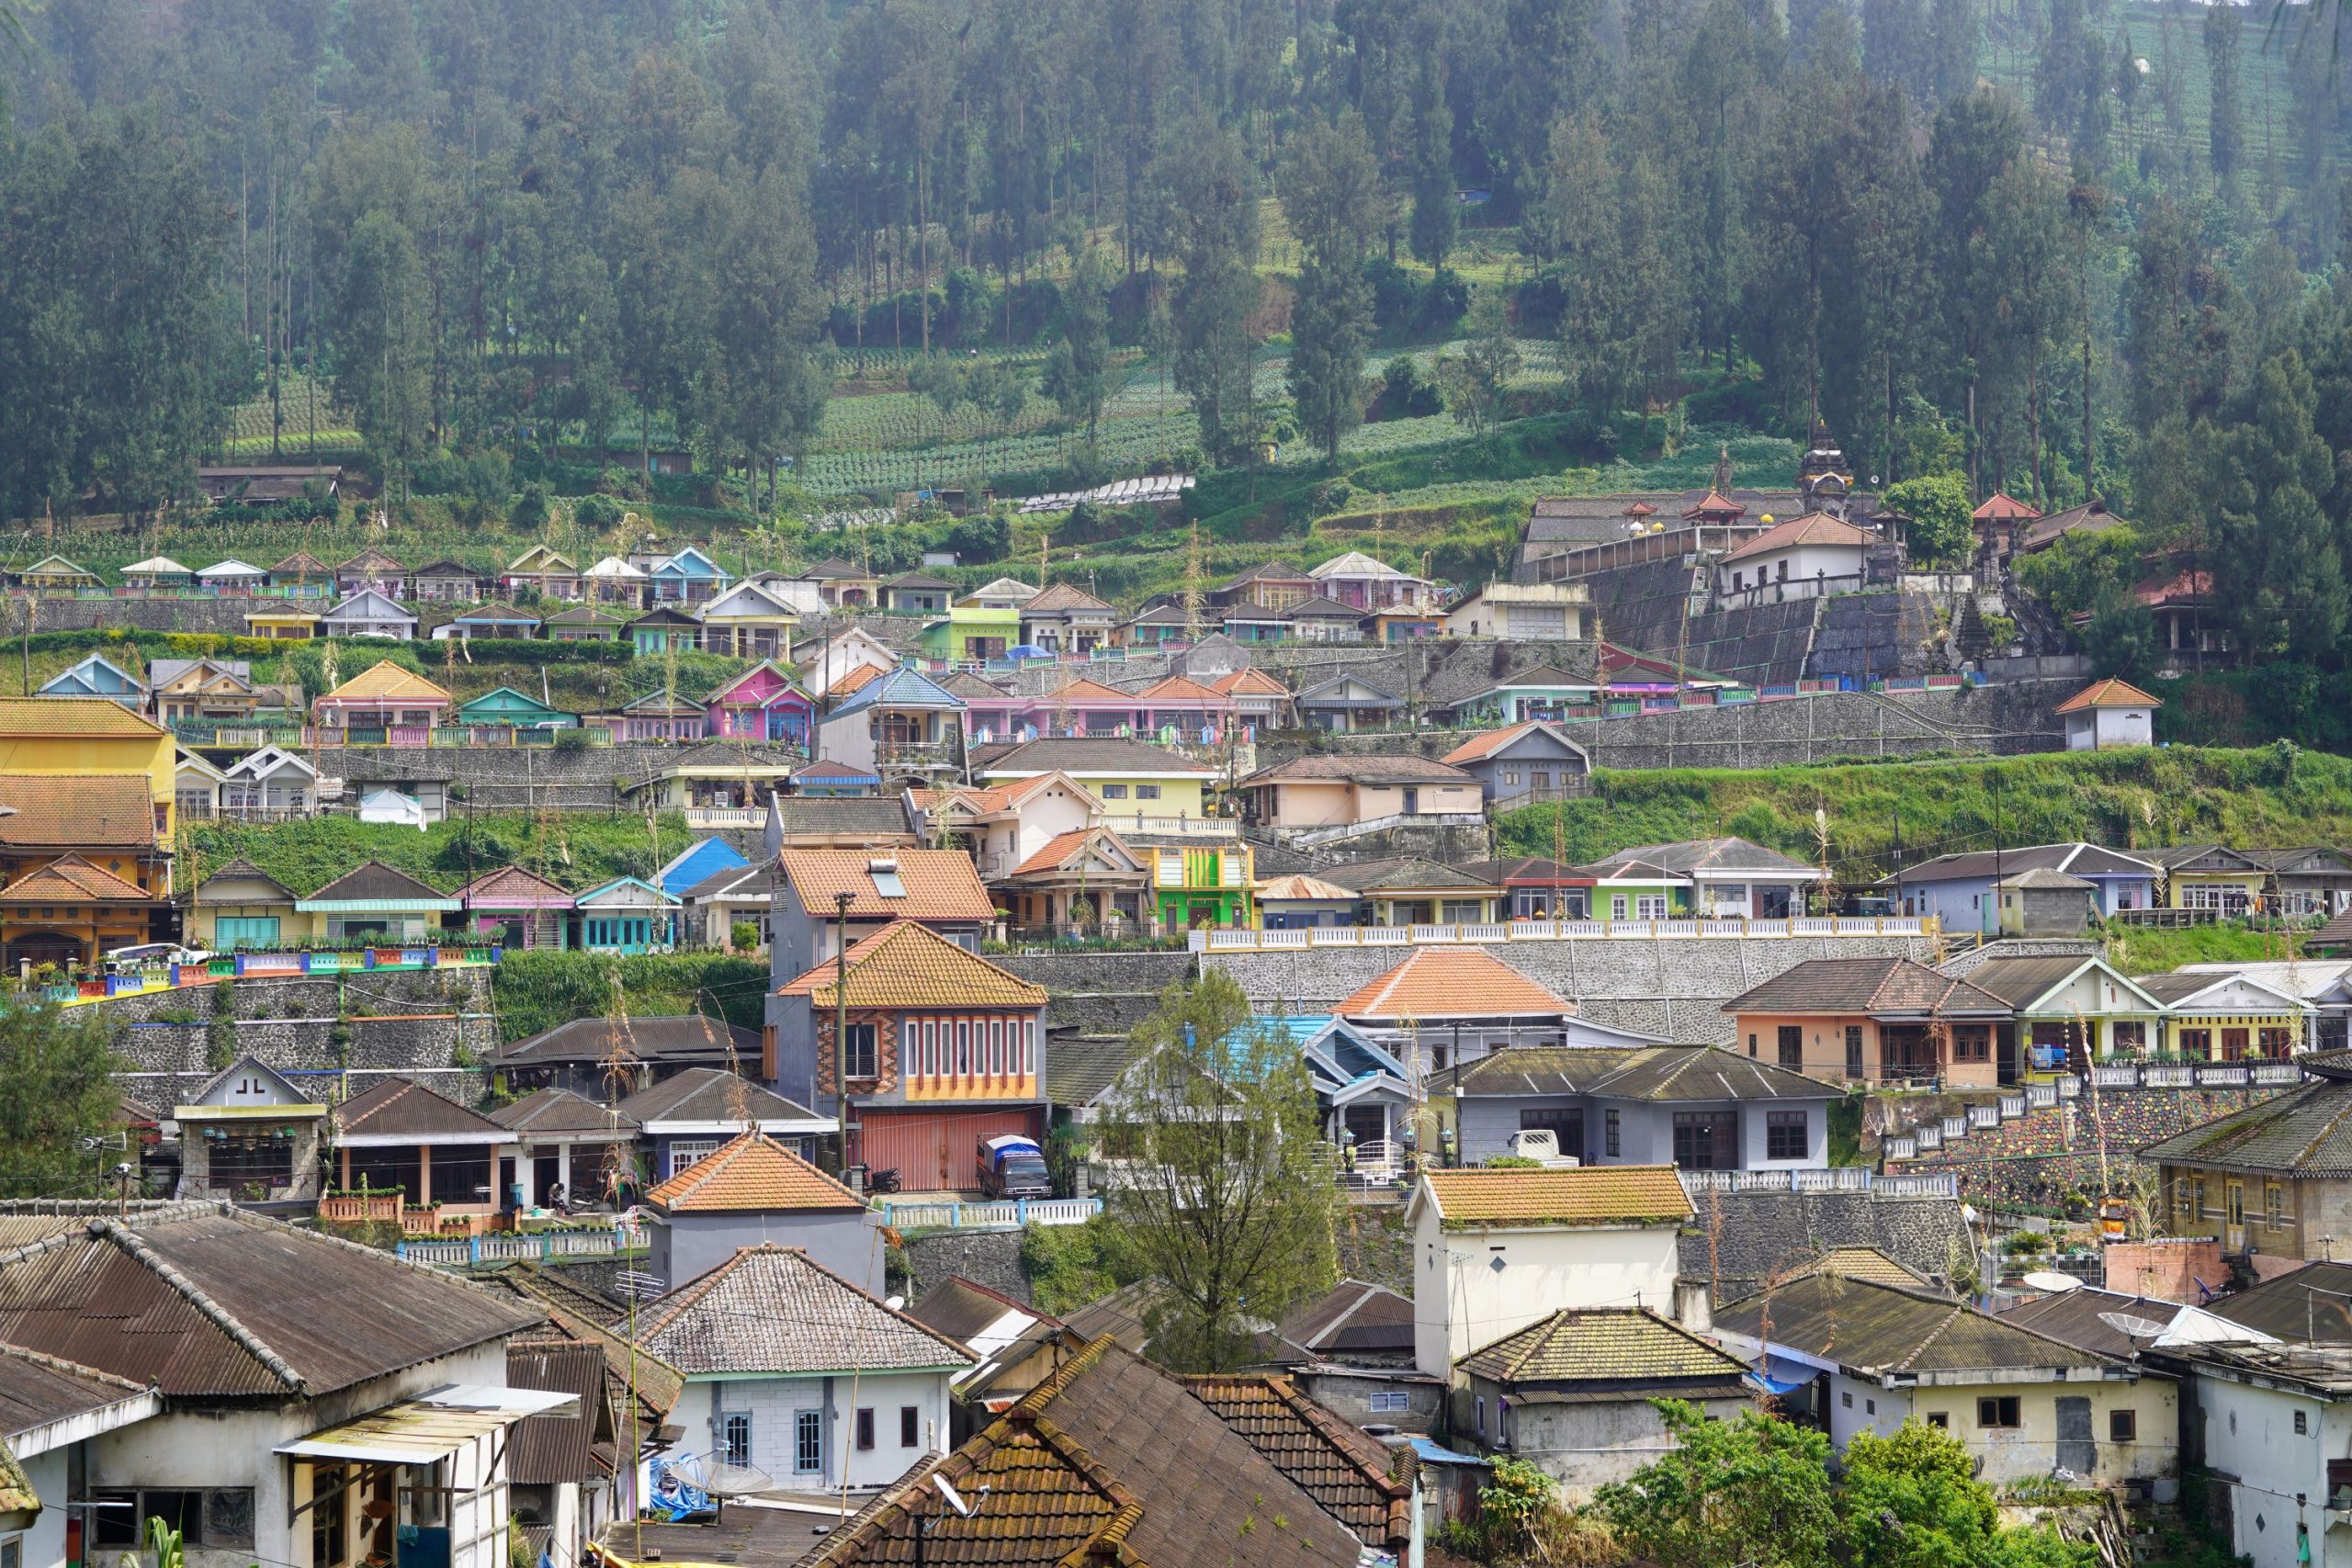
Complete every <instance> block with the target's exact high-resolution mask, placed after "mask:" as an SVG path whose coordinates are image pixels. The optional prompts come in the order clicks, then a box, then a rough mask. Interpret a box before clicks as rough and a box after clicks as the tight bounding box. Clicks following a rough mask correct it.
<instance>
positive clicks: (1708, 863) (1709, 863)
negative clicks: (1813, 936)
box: [1582, 839, 1822, 879]
mask: <svg viewBox="0 0 2352 1568" xmlns="http://www.w3.org/2000/svg"><path fill="white" fill-rule="evenodd" d="M1649 867H1655V868H1656V869H1657V870H1660V871H1665V872H1668V873H1670V874H1674V875H1677V876H1695V875H1698V874H1702V873H1728V874H1740V873H1743V872H1747V873H1754V874H1760V875H1769V876H1775V877H1789V878H1792V879H1804V878H1813V879H1818V878H1819V877H1820V876H1821V874H1822V873H1821V870H1820V868H1819V867H1817V866H1810V865H1807V864H1805V863H1804V862H1803V861H1801V860H1796V859H1792V857H1790V856H1788V855H1784V854H1782V853H1781V852H1780V851H1778V850H1768V849H1766V848H1765V847H1764V846H1763V845H1761V844H1755V843H1750V842H1748V840H1746V839H1692V840H1688V841H1687V842H1684V843H1679V844H1637V845H1635V846H1634V848H1632V849H1630V850H1620V851H1618V852H1616V853H1615V854H1613V855H1609V856H1606V857H1604V858H1603V859H1600V860H1597V861H1595V862H1593V863H1591V864H1590V865H1588V866H1585V867H1583V868H1582V869H1584V870H1586V871H1589V872H1592V873H1594V874H1597V875H1600V876H1612V875H1618V874H1623V873H1625V872H1627V871H1633V872H1634V874H1641V871H1640V868H1649Z"/></svg>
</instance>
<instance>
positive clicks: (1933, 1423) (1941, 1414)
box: [1928, 1410, 1951, 1432]
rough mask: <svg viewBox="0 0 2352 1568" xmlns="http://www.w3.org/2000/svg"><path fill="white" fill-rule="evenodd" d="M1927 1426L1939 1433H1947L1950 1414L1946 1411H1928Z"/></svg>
mask: <svg viewBox="0 0 2352 1568" xmlns="http://www.w3.org/2000/svg"><path fill="white" fill-rule="evenodd" d="M1928 1426H1930V1427H1934V1428H1935V1429H1936V1430H1937V1431H1939V1432H1949V1431H1951V1412H1950V1411H1947V1410H1930V1411H1928Z"/></svg>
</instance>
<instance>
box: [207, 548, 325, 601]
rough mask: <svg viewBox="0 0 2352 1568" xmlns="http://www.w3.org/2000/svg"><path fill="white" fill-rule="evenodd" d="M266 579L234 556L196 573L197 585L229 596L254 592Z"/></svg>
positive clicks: (323, 593)
mask: <svg viewBox="0 0 2352 1568" xmlns="http://www.w3.org/2000/svg"><path fill="white" fill-rule="evenodd" d="M267 581H269V573H267V572H266V571H264V570H262V569H261V568H259V567H257V566H254V565H253V564H252V563H250V562H248V561H241V560H239V559H237V558H235V557H234V556H232V557H231V558H229V559H227V560H220V561H214V562H213V563H212V564H211V565H210V566H208V567H206V568H205V569H204V570H201V571H199V572H198V573H197V574H196V582H197V586H198V587H199V588H202V589H204V590H205V591H206V592H211V593H219V594H223V595H226V596H231V597H235V596H239V595H243V594H248V593H252V592H255V591H257V590H258V589H259V588H260V587H261V586H262V584H264V583H266V582H267ZM325 586H326V585H325V584H324V583H321V584H320V589H321V592H320V594H319V597H320V598H322V599H323V598H325V597H326V593H325V592H324V589H325Z"/></svg>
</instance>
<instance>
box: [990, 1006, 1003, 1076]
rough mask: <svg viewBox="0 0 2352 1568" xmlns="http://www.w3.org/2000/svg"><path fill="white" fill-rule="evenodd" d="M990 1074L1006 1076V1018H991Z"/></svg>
mask: <svg viewBox="0 0 2352 1568" xmlns="http://www.w3.org/2000/svg"><path fill="white" fill-rule="evenodd" d="M989 1077H999V1078H1001V1077H1004V1020H1002V1019H1001V1018H992V1019H990V1020H989Z"/></svg>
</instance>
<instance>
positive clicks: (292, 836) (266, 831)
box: [179, 812, 695, 897]
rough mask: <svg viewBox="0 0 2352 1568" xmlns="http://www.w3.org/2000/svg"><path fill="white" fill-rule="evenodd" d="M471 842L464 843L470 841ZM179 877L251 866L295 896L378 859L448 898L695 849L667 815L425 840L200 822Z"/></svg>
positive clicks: (448, 826) (589, 883)
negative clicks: (503, 877) (524, 869)
mask: <svg viewBox="0 0 2352 1568" xmlns="http://www.w3.org/2000/svg"><path fill="white" fill-rule="evenodd" d="M469 832H470V834H471V837H470V840H469ZM180 839H181V845H180V852H181V857H182V858H181V861H180V869H179V875H180V880H181V881H182V883H183V884H184V885H185V886H191V887H192V886H196V884H197V883H198V882H201V881H202V880H203V879H204V877H205V876H207V875H209V874H210V873H211V872H212V871H213V870H214V869H215V868H217V867H219V866H220V863H222V862H224V861H227V860H232V859H235V858H238V857H243V859H246V860H249V861H252V862H253V863H254V864H255V865H257V866H259V867H261V869H262V870H263V871H265V872H266V873H267V874H270V875H271V876H273V877H276V878H277V880H278V881H279V882H282V883H284V884H285V885H286V886H288V887H289V888H291V889H293V891H294V892H295V893H296V894H297V895H299V896H301V897H308V896H309V895H311V894H312V893H315V892H317V891H318V890H319V889H320V888H322V887H323V886H326V885H327V884H328V883H330V882H333V881H334V879H335V878H336V877H338V876H341V875H343V874H345V872H348V871H349V870H351V869H352V867H354V866H356V865H357V864H359V863H361V862H363V861H369V860H378V861H381V862H383V863H385V864H386V865H389V866H391V867H393V868H395V869H396V870H400V871H404V872H406V873H408V874H410V875H411V876H413V877H415V878H416V879H417V880H419V881H421V882H426V883H430V884H431V885H432V886H435V887H437V888H439V889H441V891H443V892H445V893H449V892H455V891H456V890H457V889H458V887H459V886H463V885H464V883H465V881H466V876H467V868H468V867H469V866H471V867H472V868H473V870H474V871H475V872H476V873H480V872H483V871H488V870H491V869H492V868H493V867H497V866H502V865H510V864H515V863H521V864H523V865H526V866H528V867H529V868H530V869H532V870H533V871H536V872H538V873H539V874H542V875H544V876H547V877H548V878H549V879H550V880H552V881H555V882H560V883H561V884H563V885H564V886H567V887H570V888H572V889H574V890H585V889H587V888H591V887H597V886H603V885H604V884H605V883H607V882H610V881H611V880H612V879H613V878H614V877H616V876H640V877H641V876H650V874H651V873H652V872H653V871H654V870H655V869H657V868H658V867H660V866H661V865H662V863H663V862H665V861H667V860H669V859H670V858H671V857H672V856H673V855H675V854H676V853H677V852H679V851H680V850H683V849H684V848H685V847H686V846H687V845H688V844H689V843H692V842H693V841H694V839H695V835H694V834H692V833H689V832H688V831H687V830H686V823H685V818H683V817H680V816H678V815H676V814H675V813H669V814H665V815H663V816H661V817H658V818H655V819H654V831H653V832H651V833H649V832H648V831H647V830H646V826H645V819H644V818H641V817H622V816H613V817H591V816H586V815H583V814H582V813H579V812H564V813H560V814H551V815H550V816H549V817H548V821H547V823H546V825H545V827H544V828H541V827H540V826H539V825H538V824H537V823H535V822H534V821H533V819H532V818H529V817H526V816H524V815H523V814H521V813H519V812H500V813H490V812H485V813H483V814H481V816H480V817H479V818H475V819H474V820H473V821H472V822H471V823H470V824H469V822H468V821H467V819H466V818H465V817H463V816H462V815H461V816H459V817H458V818H453V819H451V820H448V821H446V822H436V823H435V824H434V825H433V826H432V827H430V828H427V829H424V831H423V832H421V833H420V832H418V831H417V830H416V829H413V828H401V827H397V826H395V825H393V824H390V823H384V822H361V821H359V820H357V819H356V818H349V817H313V818H307V819H306V820H303V821H299V822H272V823H257V822H206V823H200V824H198V825H195V826H192V827H189V828H187V829H184V830H183V831H182V833H181V835H180Z"/></svg>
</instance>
